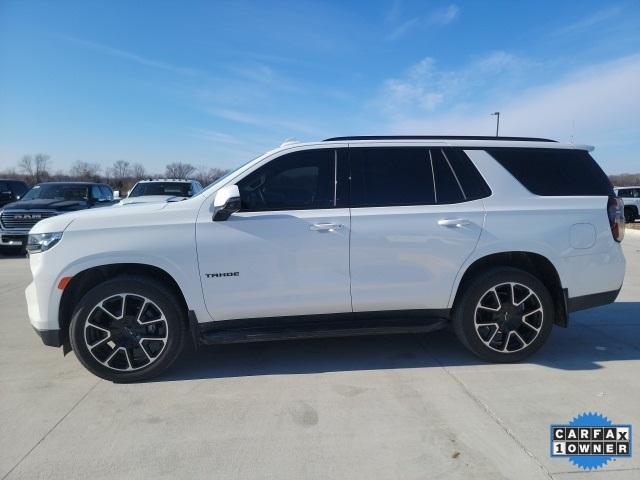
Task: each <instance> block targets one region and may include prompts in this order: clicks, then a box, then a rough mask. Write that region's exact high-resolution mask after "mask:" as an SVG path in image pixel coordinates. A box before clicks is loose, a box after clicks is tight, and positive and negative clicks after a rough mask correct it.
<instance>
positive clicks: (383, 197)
mask: <svg viewBox="0 0 640 480" xmlns="http://www.w3.org/2000/svg"><path fill="white" fill-rule="evenodd" d="M349 156H350V161H351V203H352V205H353V206H355V207H363V206H371V207H378V206H386V205H430V204H433V203H435V195H434V190H433V175H432V172H431V162H430V160H429V152H428V150H427V149H426V148H419V147H407V148H397V147H396V148H351V149H350V150H349Z"/></svg>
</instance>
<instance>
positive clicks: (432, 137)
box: [323, 135, 555, 142]
mask: <svg viewBox="0 0 640 480" xmlns="http://www.w3.org/2000/svg"><path fill="white" fill-rule="evenodd" d="M346 140H501V141H517V142H555V140H550V139H548V138H536V137H493V136H491V137H489V136H476V135H471V136H466V135H356V136H352V137H332V138H327V139H325V140H323V141H325V142H338V141H346Z"/></svg>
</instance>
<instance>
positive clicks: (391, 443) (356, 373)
mask: <svg viewBox="0 0 640 480" xmlns="http://www.w3.org/2000/svg"><path fill="white" fill-rule="evenodd" d="M624 250H625V254H626V257H627V262H628V263H627V276H626V280H625V285H624V288H623V290H622V292H621V294H620V296H619V297H618V301H617V302H616V303H615V304H613V305H609V306H606V307H601V308H597V309H593V310H590V311H583V312H579V313H577V314H574V315H573V316H572V318H571V326H570V328H569V329H560V328H556V329H555V330H554V332H553V333H552V336H551V339H550V341H549V343H548V344H547V346H546V347H544V348H543V350H542V351H541V352H540V353H538V354H537V355H535V356H534V357H533V358H532V359H530V361H528V362H526V363H521V364H515V365H488V364H485V363H482V362H480V361H478V360H476V359H475V358H474V357H472V356H471V355H470V354H469V353H468V352H467V351H466V350H465V349H464V348H463V347H462V346H461V345H459V344H458V342H457V341H456V340H455V338H453V335H452V334H451V333H449V332H446V331H444V332H438V333H434V334H430V335H393V336H384V337H359V338H336V339H318V340H306V341H289V342H274V343H261V344H243V345H227V346H220V347H207V348H201V349H200V350H199V351H197V352H194V351H191V350H190V351H188V352H186V353H185V354H184V355H183V357H182V358H181V359H180V360H179V361H178V362H177V364H176V365H175V366H174V367H173V368H172V369H171V371H170V372H169V373H168V374H166V375H165V376H163V377H160V378H158V379H156V380H155V381H153V382H149V383H145V384H133V385H115V384H112V383H109V382H105V381H102V380H98V379H97V378H96V377H94V376H92V375H91V374H89V373H88V372H87V371H85V370H84V368H82V367H81V366H80V364H79V363H78V361H77V360H76V359H75V357H74V355H73V354H71V355H68V356H66V357H64V358H63V356H62V352H61V350H58V349H52V348H46V347H44V346H43V345H42V343H41V342H40V340H39V338H38V337H37V336H36V335H35V334H34V333H33V331H32V329H31V327H30V326H29V323H28V321H27V316H26V315H27V314H26V305H25V300H24V296H23V291H24V288H25V286H26V285H27V284H28V282H29V278H30V274H29V270H28V262H27V260H25V259H23V258H0V312H1V313H0V318H2V328H3V334H2V335H1V336H0V363H1V365H2V368H1V369H0V432H1V433H0V478H11V479H17V478H24V479H35V478H81V479H87V478H92V479H99V478H189V479H191V478H216V479H220V478H277V479H289V478H290V479H302V478H344V479H359V478H362V479H371V478H384V479H391V478H403V479H404V478H407V479H426V478H460V479H463V478H464V479H468V478H493V479H498V478H518V479H545V478H546V479H549V478H553V479H576V480H577V479H580V478H607V479H632V478H639V477H640V460H639V455H638V454H637V453H636V454H635V456H634V457H633V458H631V459H621V460H617V461H611V462H609V464H608V465H607V466H606V467H605V468H604V472H606V474H605V473H603V471H602V470H599V471H592V472H583V471H581V470H579V469H578V468H576V467H575V466H574V465H572V464H571V463H569V461H568V460H565V459H552V458H550V456H549V425H550V424H552V423H565V422H567V421H569V420H571V419H572V418H573V417H574V416H576V415H578V414H580V413H582V412H586V411H597V412H600V413H602V414H604V415H606V416H608V417H609V419H611V420H612V421H613V422H614V423H631V424H632V425H633V426H634V427H635V428H640V407H639V402H638V400H639V399H640V375H639V372H640V235H639V234H638V232H631V233H628V234H627V238H626V239H625V241H624ZM585 275H589V272H588V271H587V272H585Z"/></svg>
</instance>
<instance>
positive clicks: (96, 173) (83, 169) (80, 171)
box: [69, 160, 102, 182]
mask: <svg viewBox="0 0 640 480" xmlns="http://www.w3.org/2000/svg"><path fill="white" fill-rule="evenodd" d="M100 170H102V167H101V166H100V165H99V164H97V163H88V162H82V161H80V160H78V161H77V162H75V163H74V164H73V165H72V166H71V168H70V169H69V175H71V176H72V177H75V178H77V179H79V180H83V181H93V182H98V181H100Z"/></svg>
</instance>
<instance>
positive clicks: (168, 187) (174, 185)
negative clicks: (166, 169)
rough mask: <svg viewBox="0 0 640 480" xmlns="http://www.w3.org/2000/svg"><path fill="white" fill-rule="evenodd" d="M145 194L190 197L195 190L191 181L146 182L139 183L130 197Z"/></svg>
mask: <svg viewBox="0 0 640 480" xmlns="http://www.w3.org/2000/svg"><path fill="white" fill-rule="evenodd" d="M145 195H169V196H172V197H190V196H191V195H193V190H192V189H191V183H189V182H145V183H138V184H137V185H136V186H135V187H133V190H131V193H129V197H142V196H145Z"/></svg>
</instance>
